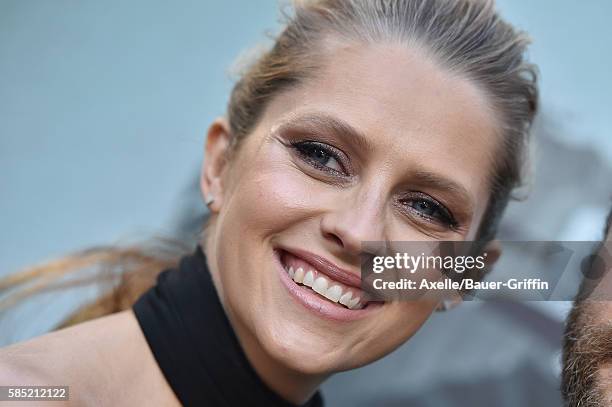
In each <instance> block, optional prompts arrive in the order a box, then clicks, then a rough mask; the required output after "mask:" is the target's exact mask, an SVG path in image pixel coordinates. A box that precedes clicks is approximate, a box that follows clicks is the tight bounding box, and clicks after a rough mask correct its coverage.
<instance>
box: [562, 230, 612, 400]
mask: <svg viewBox="0 0 612 407" xmlns="http://www.w3.org/2000/svg"><path fill="white" fill-rule="evenodd" d="M598 258H599V260H597V261H598V262H599V264H598V265H597V267H599V268H600V270H599V271H600V272H603V276H602V277H601V279H593V280H590V281H589V280H587V281H585V282H584V283H583V286H582V287H581V292H580V294H579V299H577V300H576V303H575V304H574V307H573V308H572V311H571V312H570V315H569V317H568V321H567V327H566V336H565V343H564V348H563V384H562V390H563V393H564V397H565V399H566V400H567V403H568V406H571V407H574V406H584V407H600V406H610V405H612V233H608V235H607V236H606V239H605V241H604V242H603V244H602V246H601V248H600V250H599V252H598Z"/></svg>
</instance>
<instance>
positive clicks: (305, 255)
mask: <svg viewBox="0 0 612 407" xmlns="http://www.w3.org/2000/svg"><path fill="white" fill-rule="evenodd" d="M283 250H285V251H286V252H289V253H290V254H292V255H294V256H296V257H300V258H301V259H302V260H304V261H305V262H307V263H310V264H311V265H312V266H313V268H315V269H316V270H317V271H319V272H321V273H323V274H325V275H327V276H328V277H329V278H331V279H332V280H335V281H337V282H339V283H342V284H345V285H348V286H352V287H355V288H359V289H361V276H360V275H359V276H358V275H356V274H355V273H351V272H350V271H348V270H345V269H343V268H340V267H338V266H336V265H335V264H334V263H332V262H331V261H329V260H327V259H325V258H323V257H321V256H319V255H316V254H314V253H311V252H309V251H306V250H302V249H294V248H290V249H287V248H283Z"/></svg>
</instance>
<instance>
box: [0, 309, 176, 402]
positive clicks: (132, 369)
mask: <svg viewBox="0 0 612 407" xmlns="http://www.w3.org/2000/svg"><path fill="white" fill-rule="evenodd" d="M145 367H146V368H145ZM5 383H6V384H7V385H12V384H15V385H22V386H23V385H38V386H45V385H47V386H49V385H55V386H69V392H70V399H71V401H70V403H72V404H71V405H77V404H78V405H128V404H132V405H133V403H136V404H140V401H144V400H147V398H148V397H149V396H152V397H153V398H152V400H159V398H158V397H162V398H164V399H166V398H171V397H173V393H172V390H171V388H170V387H169V386H168V385H167V384H166V383H165V379H164V378H163V375H162V374H161V372H160V371H159V367H157V364H156V362H155V359H154V358H153V356H152V355H151V354H150V350H149V348H148V345H147V343H146V340H145V338H144V336H143V335H142V332H141V330H140V327H139V325H138V322H137V321H136V319H135V317H134V315H133V313H132V311H131V310H128V311H123V312H120V313H117V314H113V315H109V316H105V317H102V318H98V319H95V320H91V321H87V322H84V323H81V324H78V325H74V326H71V327H69V328H65V329H61V330H59V331H55V332H51V333H48V334H46V335H42V336H40V337H37V338H34V339H32V340H29V341H26V342H22V343H18V344H15V345H11V346H9V347H6V348H3V349H0V385H3V384H5ZM128 383H129V388H127V386H128ZM164 385H165V388H164ZM152 386H157V388H158V391H156V392H151V390H150V389H151V387H152ZM122 394H123V395H125V394H129V395H130V396H129V400H127V399H121V397H122V396H121V395H122ZM149 400H151V399H149ZM156 404H157V403H156ZM166 404H168V403H166ZM20 405H21V404H20ZM65 405H69V404H65Z"/></svg>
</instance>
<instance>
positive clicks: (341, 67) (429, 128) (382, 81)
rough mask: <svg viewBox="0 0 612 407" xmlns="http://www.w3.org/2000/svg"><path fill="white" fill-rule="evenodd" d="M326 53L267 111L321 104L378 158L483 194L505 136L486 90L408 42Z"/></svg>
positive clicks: (277, 113) (279, 113)
mask: <svg viewBox="0 0 612 407" xmlns="http://www.w3.org/2000/svg"><path fill="white" fill-rule="evenodd" d="M327 54H328V56H327V57H326V58H324V62H323V67H322V68H321V69H319V70H318V71H317V73H316V76H315V77H314V78H311V79H308V80H306V81H304V82H303V83H302V84H301V85H300V86H298V87H297V88H295V89H292V90H290V91H289V92H286V93H285V94H283V95H282V96H280V97H278V98H276V99H275V100H274V101H273V103H271V105H270V106H269V108H268V112H269V115H268V114H267V116H269V117H271V118H276V119H286V118H287V117H291V116H292V115H293V116H295V115H298V114H299V112H309V111H324V112H325V113H327V114H329V115H332V116H335V117H338V118H339V119H341V120H343V121H345V122H347V123H349V124H350V125H351V126H352V127H354V128H356V129H358V130H359V131H360V132H361V133H363V134H365V135H367V136H368V137H369V138H370V139H371V141H372V143H373V144H374V145H375V146H376V151H373V152H372V154H379V157H378V158H380V160H381V161H380V162H381V163H386V164H388V165H391V166H393V167H394V168H397V169H398V171H401V172H404V173H406V172H409V171H410V166H411V164H414V165H415V166H417V165H418V166H419V167H421V168H428V169H430V170H434V171H435V172H437V173H439V174H440V175H442V176H445V177H449V178H452V179H453V180H455V181H456V182H458V183H460V184H462V185H463V186H464V187H466V189H468V190H470V191H472V192H473V194H474V199H475V200H482V199H481V198H483V197H484V198H485V201H486V198H487V197H488V191H489V189H488V182H487V181H488V179H489V176H490V173H491V170H492V163H493V160H494V159H495V155H496V153H497V150H498V146H499V142H500V137H499V136H498V134H497V133H498V131H497V129H499V125H498V121H497V116H496V114H495V113H494V110H493V109H492V107H491V103H490V98H488V97H487V95H486V94H485V93H484V91H482V90H481V89H480V88H479V87H478V86H477V85H475V84H474V83H472V82H471V81H470V80H468V79H467V78H466V77H464V76H461V75H458V74H453V73H452V72H451V71H450V70H447V69H445V68H444V67H442V66H440V64H439V63H437V62H435V61H433V60H432V59H431V58H430V57H428V55H427V54H426V53H425V52H423V51H421V50H420V49H418V48H415V47H409V46H406V45H403V44H401V45H400V44H374V45H360V46H357V45H344V46H340V45H338V46H335V48H333V49H332V50H330V51H329V52H328V53H327Z"/></svg>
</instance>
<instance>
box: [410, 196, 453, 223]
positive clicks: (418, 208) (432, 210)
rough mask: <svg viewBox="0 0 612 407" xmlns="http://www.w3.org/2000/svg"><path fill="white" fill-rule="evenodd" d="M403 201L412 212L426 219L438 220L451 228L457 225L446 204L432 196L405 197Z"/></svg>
mask: <svg viewBox="0 0 612 407" xmlns="http://www.w3.org/2000/svg"><path fill="white" fill-rule="evenodd" d="M402 203H404V204H405V205H406V206H407V207H408V208H410V210H411V211H412V212H415V213H416V214H417V215H418V216H421V217H423V218H425V219H428V220H433V221H436V222H438V223H441V224H443V225H445V226H447V227H449V228H450V227H455V226H456V225H457V222H456V221H455V219H454V218H453V215H452V214H451V213H450V212H449V210H448V209H446V208H445V207H444V205H442V204H440V203H438V202H436V201H435V200H433V199H431V198H426V197H415V198H412V199H404V200H402Z"/></svg>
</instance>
